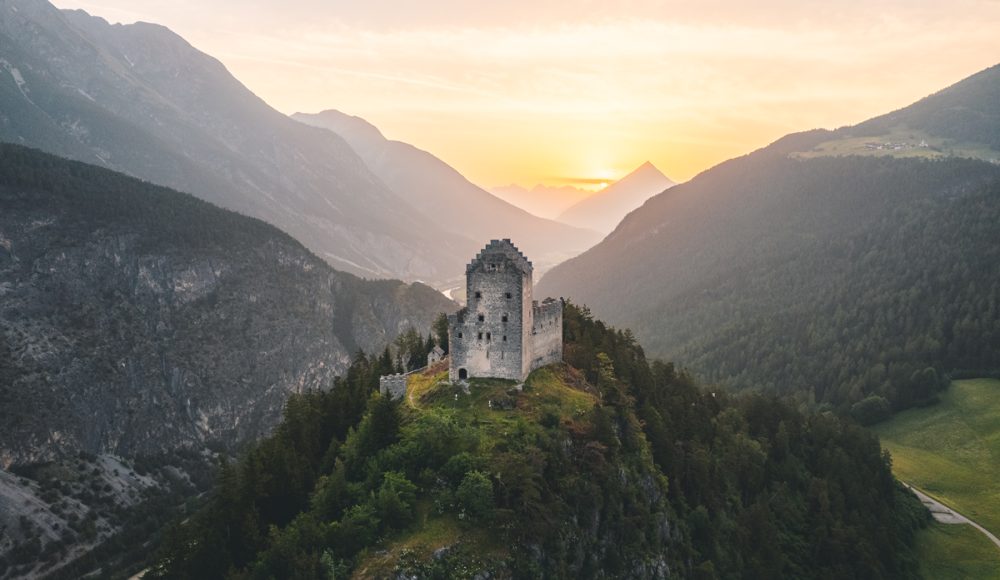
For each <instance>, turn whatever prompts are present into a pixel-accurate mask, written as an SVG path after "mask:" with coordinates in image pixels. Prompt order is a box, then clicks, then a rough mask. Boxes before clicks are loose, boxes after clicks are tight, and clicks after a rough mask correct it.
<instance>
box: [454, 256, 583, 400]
mask: <svg viewBox="0 0 1000 580" xmlns="http://www.w3.org/2000/svg"><path fill="white" fill-rule="evenodd" d="M532 270H533V269H532V266H531V262H529V261H528V260H527V258H525V257H524V254H522V253H521V252H519V251H518V249H517V248H515V247H514V245H513V244H511V243H510V240H509V239H503V240H492V241H491V242H490V243H489V245H488V246H486V247H485V248H483V251H482V252H480V253H479V254H478V255H477V256H476V258H475V259H474V260H472V262H471V263H470V264H468V265H467V266H466V267H465V288H466V304H467V306H466V307H465V308H463V309H461V310H459V311H458V312H456V313H455V314H452V315H451V316H449V317H448V344H449V351H450V356H451V371H450V378H451V380H452V381H457V380H461V379H468V378H472V377H493V378H500V379H513V380H515V381H523V380H524V379H526V378H527V377H528V373H530V372H531V371H533V370H534V369H537V368H538V367H541V366H545V365H547V364H551V363H554V362H559V361H561V360H562V323H563V320H562V307H563V303H562V300H552V299H546V300H545V301H544V303H542V304H541V305H539V304H538V302H536V301H534V300H532V296H531V291H532V281H531V274H532Z"/></svg>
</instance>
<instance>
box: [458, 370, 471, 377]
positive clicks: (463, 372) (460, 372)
mask: <svg viewBox="0 0 1000 580" xmlns="http://www.w3.org/2000/svg"><path fill="white" fill-rule="evenodd" d="M458 378H459V379H467V378H469V373H468V371H466V370H465V369H458Z"/></svg>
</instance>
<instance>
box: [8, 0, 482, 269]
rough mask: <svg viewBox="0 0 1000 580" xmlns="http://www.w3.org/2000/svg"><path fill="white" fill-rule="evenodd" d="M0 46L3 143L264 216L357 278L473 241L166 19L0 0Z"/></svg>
mask: <svg viewBox="0 0 1000 580" xmlns="http://www.w3.org/2000/svg"><path fill="white" fill-rule="evenodd" d="M15 8H16V10H14V9H15ZM0 48H2V49H3V54H4V61H3V63H0V65H2V66H3V68H4V69H5V71H4V73H5V74H0V96H2V97H3V98H2V100H0V141H6V142H13V143H20V144H24V145H29V146H34V147H38V148H41V149H43V150H47V151H50V152H52V153H56V154H60V155H63V156H66V157H69V158H73V159H77V160H81V161H86V162H90V163H97V164H99V165H103V166H105V167H108V168H111V169H114V170H117V171H123V172H126V173H128V174H131V175H135V176H138V177H141V178H143V179H146V180H148V181H151V182H153V183H158V184H161V185H165V186H168V187H172V188H174V189H177V190H179V191H187V192H190V193H193V194H195V195H197V196H199V197H201V198H202V199H205V200H208V201H210V202H213V203H216V204H217V205H220V206H223V207H226V208H229V209H233V210H236V211H239V212H241V213H244V214H247V215H252V216H255V217H258V218H260V219H264V220H266V221H268V222H270V223H274V224H275V225H277V226H278V227H281V228H282V229H284V230H285V231H288V232H289V233H291V234H292V235H293V236H295V237H296V238H297V239H299V240H300V241H302V242H303V243H304V244H306V246H307V247H309V248H311V249H312V250H313V251H314V252H315V253H316V254H317V255H319V256H321V257H323V258H324V259H326V260H328V261H329V262H331V263H334V264H338V265H339V267H341V268H343V269H345V270H347V271H351V272H353V273H355V274H358V275H366V276H376V277H389V276H398V277H402V278H406V279H434V278H438V277H448V276H449V275H450V273H451V271H453V270H460V268H461V265H462V264H463V260H464V258H465V256H466V255H467V254H468V252H470V251H472V250H474V248H475V247H476V244H475V243H474V242H473V241H472V240H469V239H467V238H464V237H461V236H455V235H453V234H450V233H448V232H445V231H442V230H441V229H440V228H438V227H437V225H436V224H434V223H433V221H431V220H428V219H426V218H425V217H424V216H423V215H422V214H420V213H419V212H416V211H415V210H414V208H412V206H410V204H408V203H407V202H405V201H403V200H402V199H400V198H399V196H397V195H395V194H394V193H393V192H392V191H390V190H389V188H388V187H387V186H385V184H384V183H382V181H381V180H380V179H379V178H378V177H376V176H375V175H374V174H372V173H371V171H369V170H368V168H367V166H365V164H364V162H363V161H362V160H361V159H360V158H359V157H358V156H357V155H356V154H355V153H354V151H353V149H351V148H350V146H349V145H348V144H347V143H346V142H345V141H344V140H343V139H341V138H340V137H339V136H337V135H335V134H330V133H329V132H326V131H321V130H319V129H316V128H312V127H307V126H305V125H303V124H301V123H297V122H295V121H293V120H291V119H289V118H288V117H286V116H285V115H282V114H281V113H279V112H277V111H275V110H274V109H273V108H271V107H269V106H268V105H267V104H266V103H264V102H263V101H262V100H261V99H259V98H258V97H257V96H256V95H254V94H253V93H252V92H250V91H249V90H247V89H246V87H244V86H243V85H242V84H241V83H240V82H239V81H238V80H237V79H235V78H234V77H232V75H231V74H229V72H228V71H227V70H226V69H225V67H224V66H223V65H222V63H220V62H219V61H218V60H216V59H214V58H212V57H211V56H209V55H206V54H204V53H202V52H200V51H198V50H197V49H195V48H194V47H192V46H191V45H190V44H189V43H187V42H186V41H184V39H183V38H181V37H180V36H178V35H176V34H175V33H173V32H171V31H170V30H169V29H167V28H165V27H162V26H159V25H154V24H146V23H137V24H133V25H110V24H108V23H107V22H106V21H105V20H103V19H101V18H99V17H94V16H90V15H88V14H87V13H86V12H83V11H79V10H76V11H59V10H58V9H56V8H55V7H53V6H52V5H51V4H49V3H47V2H44V1H43V0H2V2H0Z"/></svg>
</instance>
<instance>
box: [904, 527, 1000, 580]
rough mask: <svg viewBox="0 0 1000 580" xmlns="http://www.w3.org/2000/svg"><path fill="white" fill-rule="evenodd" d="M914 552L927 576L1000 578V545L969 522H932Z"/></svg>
mask: <svg viewBox="0 0 1000 580" xmlns="http://www.w3.org/2000/svg"><path fill="white" fill-rule="evenodd" d="M914 553H915V555H916V557H917V560H918V561H919V562H920V572H921V573H922V574H923V576H924V578H925V579H926V580H1000V549H998V548H997V547H996V545H995V544H994V543H993V542H991V541H990V539H989V538H987V537H986V536H985V535H983V533H982V532H980V531H979V530H977V529H975V528H973V527H972V526H970V525H968V524H962V525H954V524H942V523H940V522H937V521H935V522H931V524H930V525H929V526H927V529H926V530H923V531H921V532H920V533H919V534H918V535H917V545H916V546H915V547H914Z"/></svg>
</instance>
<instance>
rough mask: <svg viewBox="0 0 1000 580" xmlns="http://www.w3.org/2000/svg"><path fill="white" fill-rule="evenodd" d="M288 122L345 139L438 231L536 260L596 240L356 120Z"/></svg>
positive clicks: (328, 114)
mask: <svg viewBox="0 0 1000 580" xmlns="http://www.w3.org/2000/svg"><path fill="white" fill-rule="evenodd" d="M292 118H293V119H295V120H297V121H301V122H302V123H305V124H308V125H313V126H316V127H324V128H326V129H329V130H331V131H333V132H334V133H336V134H338V135H340V136H341V137H343V138H344V139H345V140H346V141H347V142H348V143H349V144H350V145H351V147H353V148H354V150H355V151H356V152H357V153H358V155H360V156H361V158H362V159H363V160H364V162H365V164H366V165H367V166H368V167H369V168H370V169H371V170H372V171H373V172H374V173H375V174H376V175H377V176H378V177H379V178H380V179H381V180H382V181H383V182H384V183H385V184H386V185H388V186H389V188H390V189H392V191H393V192H394V193H396V194H397V195H399V197H401V198H403V199H404V200H405V201H407V202H409V203H410V204H412V205H413V207H415V208H417V209H418V210H420V211H421V212H423V213H424V215H426V216H427V217H428V219H433V220H434V222H435V223H437V224H438V225H440V226H441V228H443V229H445V230H446V231H449V232H451V233H453V234H456V235H460V236H465V237H468V238H472V239H502V238H510V239H513V240H516V241H517V244H518V246H519V247H520V248H521V249H522V250H523V251H524V252H525V254H526V255H528V256H531V258H532V259H533V260H535V261H539V260H542V259H543V258H544V256H545V255H547V254H551V253H556V252H558V253H560V254H564V253H569V254H570V255H576V254H578V253H580V252H582V251H583V250H585V249H587V248H589V247H591V246H593V245H594V244H596V243H597V242H598V241H600V236H599V235H598V234H597V233H596V232H594V231H591V230H585V229H579V228H574V227H570V226H567V225H565V224H562V223H558V222H555V221H552V220H547V219H542V218H539V217H536V216H534V215H532V214H530V213H528V212H526V211H524V210H523V209H520V208H518V207H515V206H514V205H511V204H510V203H507V202H506V201H503V200H501V199H499V198H497V197H495V196H493V195H491V194H490V193H488V192H487V191H485V190H484V189H482V188H480V187H478V186H476V185H473V184H472V183H470V182H469V180H467V179H466V178H464V177H462V175H461V174H460V173H459V172H458V171H455V169H453V168H452V167H450V166H449V165H448V164H446V163H445V162H444V161H441V160H440V159H438V158H437V157H435V156H433V155H431V154H430V153H428V152H426V151H422V150H420V149H417V148H416V147H414V146H412V145H409V144H406V143H401V142H399V141H390V140H388V139H386V138H385V137H383V136H382V133H381V132H380V131H379V130H378V129H377V128H376V127H375V126H374V125H372V124H370V123H368V122H367V121H365V120H364V119H361V118H359V117H352V116H350V115H345V114H344V113H341V112H340V111H334V110H328V111H323V112H322V113H317V114H314V115H308V114H304V113H296V114H294V115H292Z"/></svg>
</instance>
